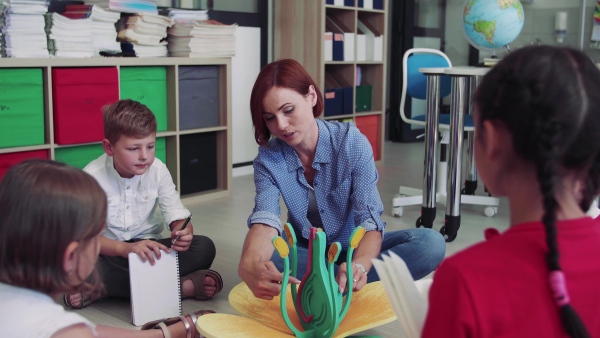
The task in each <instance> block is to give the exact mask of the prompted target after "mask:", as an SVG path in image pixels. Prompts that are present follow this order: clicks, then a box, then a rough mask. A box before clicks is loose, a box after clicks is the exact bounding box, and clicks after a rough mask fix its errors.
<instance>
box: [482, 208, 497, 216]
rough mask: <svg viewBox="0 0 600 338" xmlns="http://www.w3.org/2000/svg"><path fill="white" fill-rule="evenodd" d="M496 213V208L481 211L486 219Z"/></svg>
mask: <svg viewBox="0 0 600 338" xmlns="http://www.w3.org/2000/svg"><path fill="white" fill-rule="evenodd" d="M497 213H498V207H486V208H485V209H483V214H484V215H486V216H487V217H492V216H494V215H496V214H497Z"/></svg>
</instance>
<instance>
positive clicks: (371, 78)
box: [356, 64, 385, 112]
mask: <svg viewBox="0 0 600 338" xmlns="http://www.w3.org/2000/svg"><path fill="white" fill-rule="evenodd" d="M356 71H357V73H360V76H359V77H360V78H361V86H363V87H364V88H362V89H359V88H358V87H359V86H357V88H356V90H357V92H358V91H359V90H361V91H364V92H365V93H364V95H365V98H369V100H370V101H371V102H370V103H369V104H366V105H363V106H362V107H361V109H358V108H357V109H356V111H357V112H365V111H372V112H383V111H384V109H383V104H384V101H382V100H380V99H371V98H381V97H384V96H385V91H384V87H383V86H384V83H383V80H382V79H385V75H384V73H383V65H381V64H360V65H357V69H356ZM368 91H370V92H371V93H370V95H368V93H367V92H368ZM356 97H357V100H358V97H359V95H358V93H357V94H356ZM363 102H364V101H363Z"/></svg>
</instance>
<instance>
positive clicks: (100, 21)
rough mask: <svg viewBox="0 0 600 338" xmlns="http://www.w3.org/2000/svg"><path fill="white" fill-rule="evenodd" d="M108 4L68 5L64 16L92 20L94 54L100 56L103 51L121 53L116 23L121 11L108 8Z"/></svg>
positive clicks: (110, 53)
mask: <svg viewBox="0 0 600 338" xmlns="http://www.w3.org/2000/svg"><path fill="white" fill-rule="evenodd" d="M106 6H108V4H104V5H99V4H84V5H67V6H66V7H65V12H63V13H61V14H62V16H64V17H67V18H69V19H87V18H90V19H91V20H92V42H93V46H94V55H95V56H99V55H101V52H104V53H106V54H108V55H119V54H121V44H120V43H119V42H117V30H116V28H115V23H116V22H117V21H119V18H121V13H120V12H113V11H110V10H108V9H106Z"/></svg>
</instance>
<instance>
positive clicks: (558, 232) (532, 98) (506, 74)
mask: <svg viewBox="0 0 600 338" xmlns="http://www.w3.org/2000/svg"><path fill="white" fill-rule="evenodd" d="M474 104H475V116H474V117H475V123H476V124H475V125H476V131H475V134H476V135H475V138H476V141H475V156H476V164H477V170H478V172H479V173H480V175H481V177H482V180H483V181H484V182H485V183H486V186H487V189H488V190H489V191H490V193H492V194H493V195H494V196H506V197H507V199H508V204H509V208H510V224H511V226H510V228H509V229H508V230H507V231H505V232H504V233H502V234H499V233H498V231H494V230H486V234H485V235H486V239H487V240H486V241H485V242H483V243H480V244H477V245H475V246H473V247H470V248H468V249H466V250H464V251H462V252H460V253H457V254H456V255H454V256H452V257H450V258H448V259H446V260H445V261H444V262H443V263H442V264H441V266H440V268H439V269H438V270H437V272H436V273H435V276H434V281H433V285H432V287H431V290H430V294H429V312H428V314H427V318H426V321H425V326H424V329H423V336H424V337H565V336H570V337H600V288H599V287H598V285H600V259H598V258H599V257H600V224H599V223H598V221H595V220H593V219H591V218H590V217H588V216H586V214H585V211H587V210H588V208H589V206H590V204H591V202H592V201H593V199H594V197H595V196H597V195H598V193H599V192H600V189H599V188H600V71H599V70H598V69H597V67H596V66H595V65H594V63H593V62H592V60H591V59H590V58H589V57H588V56H586V55H585V54H583V53H582V52H580V51H577V50H574V49H569V48H562V47H551V46H529V47H524V48H522V49H519V50H517V51H515V52H513V53H511V54H509V55H508V56H507V57H506V58H505V59H503V60H502V61H500V62H499V63H498V64H497V65H496V66H494V67H493V68H492V69H491V70H490V72H489V73H488V74H487V75H486V76H485V77H484V78H483V80H482V82H481V84H480V85H479V87H478V89H477V92H476V95H475V98H474Z"/></svg>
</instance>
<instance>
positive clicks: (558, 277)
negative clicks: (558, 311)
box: [549, 270, 570, 306]
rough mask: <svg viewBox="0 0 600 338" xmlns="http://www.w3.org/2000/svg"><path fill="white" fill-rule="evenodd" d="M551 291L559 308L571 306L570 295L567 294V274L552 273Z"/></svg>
mask: <svg viewBox="0 0 600 338" xmlns="http://www.w3.org/2000/svg"><path fill="white" fill-rule="evenodd" d="M549 281H550V289H551V290H552V297H554V301H555V302H556V305H558V306H564V305H567V304H569V301H570V299H569V294H568V293H567V283H566V281H565V274H564V273H563V272H562V271H560V270H555V271H552V272H550V278H549Z"/></svg>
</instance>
